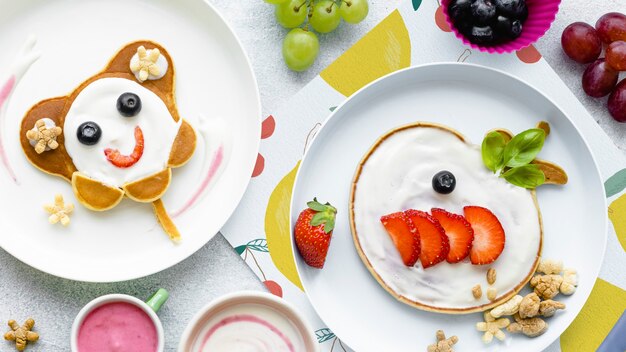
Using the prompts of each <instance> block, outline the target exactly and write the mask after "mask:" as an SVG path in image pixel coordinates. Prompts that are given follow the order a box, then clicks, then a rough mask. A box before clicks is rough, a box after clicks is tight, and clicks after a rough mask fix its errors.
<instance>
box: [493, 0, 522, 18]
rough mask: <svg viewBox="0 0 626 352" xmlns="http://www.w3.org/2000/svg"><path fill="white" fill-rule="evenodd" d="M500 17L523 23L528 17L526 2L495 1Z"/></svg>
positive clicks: (516, 0)
mask: <svg viewBox="0 0 626 352" xmlns="http://www.w3.org/2000/svg"><path fill="white" fill-rule="evenodd" d="M494 2H495V4H496V9H498V13H499V14H500V15H503V16H506V17H509V18H513V19H517V20H520V21H522V22H524V21H526V18H527V17H528V7H527V6H526V0H494Z"/></svg>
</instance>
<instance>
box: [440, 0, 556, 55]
mask: <svg viewBox="0 0 626 352" xmlns="http://www.w3.org/2000/svg"><path fill="white" fill-rule="evenodd" d="M451 1H452V0H441V6H442V10H443V15H444V17H445V19H446V22H447V23H448V26H450V29H451V30H452V32H453V33H454V35H455V36H456V37H457V38H459V39H461V40H462V41H463V43H464V44H465V45H469V46H471V47H472V48H474V49H478V50H479V51H482V52H488V53H490V54H493V53H498V54H503V53H510V52H513V51H517V50H520V49H523V48H525V47H527V46H529V45H531V44H533V43H535V42H536V41H537V40H539V38H541V37H542V36H543V35H544V34H546V32H547V31H548V29H549V28H550V25H552V22H554V19H555V18H556V14H557V12H559V4H560V3H561V0H526V6H528V19H526V22H524V26H523V27H522V35H520V36H519V37H518V38H517V39H515V40H512V41H510V42H506V43H502V44H498V45H492V46H482V45H477V44H474V43H472V42H470V41H469V40H468V39H467V38H465V36H464V35H463V34H461V33H459V31H458V30H457V29H456V27H455V26H454V24H453V23H452V20H451V19H450V16H448V5H449V4H450V2H451Z"/></svg>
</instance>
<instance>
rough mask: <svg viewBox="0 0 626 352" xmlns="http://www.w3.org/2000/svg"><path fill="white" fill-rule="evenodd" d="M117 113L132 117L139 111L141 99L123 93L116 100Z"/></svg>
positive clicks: (131, 94) (132, 94)
mask: <svg viewBox="0 0 626 352" xmlns="http://www.w3.org/2000/svg"><path fill="white" fill-rule="evenodd" d="M117 111H119V112H120V114H121V115H122V116H126V117H133V116H135V115H137V114H138V113H139V112H140V111H141V99H139V96H138V95H137V94H135V93H124V94H122V95H120V97H119V98H117Z"/></svg>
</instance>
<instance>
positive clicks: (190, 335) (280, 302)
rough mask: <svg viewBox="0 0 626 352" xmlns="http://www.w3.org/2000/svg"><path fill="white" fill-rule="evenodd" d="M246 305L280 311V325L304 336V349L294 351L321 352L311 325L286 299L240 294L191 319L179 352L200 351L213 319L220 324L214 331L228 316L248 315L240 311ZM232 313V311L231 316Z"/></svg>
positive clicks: (215, 304)
mask: <svg viewBox="0 0 626 352" xmlns="http://www.w3.org/2000/svg"><path fill="white" fill-rule="evenodd" d="M247 304H254V305H260V306H262V307H263V308H269V309H270V310H272V311H274V312H278V313H279V315H280V316H282V318H281V319H285V321H284V322H283V324H281V325H284V326H291V327H292V328H293V329H294V330H295V331H297V333H298V334H299V335H300V336H301V337H302V343H303V345H304V347H303V348H304V350H301V349H300V348H296V349H295V350H296V351H297V352H318V351H319V346H318V343H317V339H316V337H315V334H314V332H313V329H312V328H311V326H310V325H309V324H308V323H307V322H306V321H305V320H304V318H302V316H301V315H300V313H298V312H297V311H296V309H295V308H294V307H293V306H291V305H290V304H289V303H287V302H286V301H285V300H284V299H282V298H279V297H277V296H274V295H272V294H269V293H265V292H256V291H241V292H235V293H232V294H228V295H224V296H222V297H220V298H217V299H215V300H213V301H212V302H211V303H209V304H207V305H206V306H204V308H202V309H201V310H200V311H199V312H198V313H197V314H196V315H195V316H194V317H193V318H191V321H189V323H188V324H187V327H186V328H185V331H184V332H183V335H182V337H181V339H180V343H179V345H178V352H192V351H194V352H195V351H197V350H198V349H199V348H198V344H199V343H201V342H200V341H202V340H206V339H207V338H208V337H206V336H203V332H206V331H207V328H208V326H207V324H208V323H209V322H210V320H211V319H212V318H216V317H218V316H219V319H220V321H219V322H218V323H216V324H215V325H213V327H212V328H211V329H210V330H213V329H214V327H215V326H223V325H225V324H224V322H225V321H227V320H228V319H229V318H228V317H232V316H233V315H235V316H236V315H238V316H241V315H245V314H246V312H245V311H242V310H241V309H242V305H247ZM230 310H232V312H230V314H229V311H230ZM248 313H249V312H248ZM256 323H262V324H264V323H263V322H262V321H256ZM267 328H268V329H270V330H272V331H275V330H274V329H273V328H271V327H269V326H267ZM210 330H209V331H210ZM209 333H210V332H209ZM277 333H278V334H281V333H280V331H279V332H277ZM238 334H240V335H241V336H245V333H244V332H241V331H239V332H238Z"/></svg>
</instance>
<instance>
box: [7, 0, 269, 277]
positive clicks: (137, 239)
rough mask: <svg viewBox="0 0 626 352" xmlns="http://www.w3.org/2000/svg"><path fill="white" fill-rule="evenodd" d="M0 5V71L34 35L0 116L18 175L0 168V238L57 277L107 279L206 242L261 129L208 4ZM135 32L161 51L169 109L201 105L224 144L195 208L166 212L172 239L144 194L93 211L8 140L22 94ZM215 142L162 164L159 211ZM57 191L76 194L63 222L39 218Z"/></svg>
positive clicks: (225, 212) (60, 89)
mask: <svg viewBox="0 0 626 352" xmlns="http://www.w3.org/2000/svg"><path fill="white" fill-rule="evenodd" d="M0 8H2V11H1V13H0V32H1V33H3V35H2V36H0V47H2V48H3V52H2V54H1V55H0V77H5V76H6V75H7V74H8V72H4V71H3V69H2V68H5V69H6V68H7V67H9V64H10V63H11V62H12V60H13V58H14V56H15V54H17V52H18V50H19V48H20V47H21V46H22V44H23V42H24V41H25V40H26V39H27V37H28V35H29V34H33V35H35V37H36V38H37V39H38V42H37V45H36V46H35V48H36V50H37V51H40V52H41V53H42V56H41V58H40V59H39V61H37V62H35V64H34V65H33V66H32V67H31V69H30V70H29V71H28V72H27V73H26V75H25V76H24V78H23V79H22V80H21V82H20V83H19V85H18V86H17V87H16V89H15V91H14V94H13V96H12V97H11V100H10V101H9V105H8V107H7V109H8V110H7V115H6V121H5V122H4V124H3V126H4V127H5V130H4V131H2V133H3V135H4V137H5V139H6V140H5V148H6V151H7V154H8V158H9V161H10V163H11V165H12V166H13V169H14V170H15V173H16V175H17V178H18V180H19V185H16V184H15V183H13V182H12V180H11V179H10V178H9V177H8V174H7V172H6V170H5V169H0V185H1V187H0V199H2V202H0V224H2V231H0V246H1V247H2V248H4V249H5V250H6V251H8V252H9V253H11V254H12V255H14V256H15V257H16V258H18V259H20V260H21V261H23V262H25V263H27V264H29V265H31V266H33V267H35V268H38V269H40V270H42V271H45V272H48V273H50V274H53V275H56V276H60V277H64V278H69V279H74V280H81V281H94V282H112V281H122V280H129V279H134V278H137V277H142V276H146V275H149V274H152V273H156V272H158V271H160V270H163V269H166V268H168V267H170V266H172V265H174V264H176V263H178V262H180V261H182V260H183V259H185V258H187V257H188V256H189V255H191V254H192V253H194V252H195V251H196V250H198V249H199V248H200V247H202V246H203V245H204V244H206V243H207V242H208V241H209V240H210V239H211V238H212V237H213V236H214V235H215V234H216V233H217V232H218V231H219V230H220V228H221V227H222V226H223V225H224V223H225V222H226V221H227V219H228V218H229V216H230V215H231V213H232V212H233V211H234V210H235V208H236V206H237V204H238V203H239V200H240V199H241V197H242V195H243V193H244V191H245V189H246V187H247V185H248V182H249V180H250V176H251V175H252V169H253V168H254V164H255V161H256V157H257V152H258V146H259V140H260V135H261V108H260V101H259V93H258V89H257V85H256V80H255V77H254V74H253V72H252V68H251V66H250V63H249V61H248V59H247V57H246V54H245V52H244V50H243V48H242V47H241V45H240V43H239V41H238V39H237V37H236V36H235V34H234V33H233V32H232V30H231V29H230V27H229V26H228V25H227V24H226V22H224V20H223V19H222V18H221V17H220V15H219V14H218V13H217V12H216V10H215V9H214V8H213V7H212V6H211V5H210V4H209V3H208V2H206V1H203V0H179V1H168V0H150V1H147V0H145V1H144V0H133V1H129V0H111V1H95V0H94V1H92V0H87V1H71V0H58V1H47V0H29V1H8V0H5V1H0ZM139 39H150V40H153V41H155V42H158V43H160V44H162V45H163V46H164V47H165V48H166V49H167V50H168V52H169V53H170V55H171V57H172V59H173V62H174V65H175V68H176V79H177V81H176V97H177V105H178V109H179V112H180V115H181V116H182V117H184V118H185V119H187V120H188V121H190V122H191V123H192V125H194V126H195V127H196V128H198V127H199V125H200V124H199V120H200V116H204V117H206V118H207V119H208V121H209V126H210V128H209V130H211V128H214V130H213V132H214V134H217V136H218V137H219V139H221V140H223V141H225V143H226V144H225V146H226V147H225V151H226V153H225V159H224V162H225V163H224V164H223V165H222V169H221V172H220V174H219V176H218V178H217V179H215V180H214V182H213V183H212V185H211V186H210V188H209V190H208V191H207V192H206V194H205V195H204V197H202V198H201V200H200V201H199V202H197V203H196V206H195V207H193V208H191V209H190V210H189V211H187V212H185V213H183V214H182V215H180V216H178V217H176V218H175V219H174V222H175V223H176V225H177V226H178V228H179V230H180V232H181V234H182V237H183V240H182V242H181V243H180V244H179V245H175V244H173V243H172V242H171V241H170V240H169V239H168V237H167V236H166V235H165V233H164V232H163V230H162V229H161V228H160V226H159V225H158V224H157V222H156V218H155V216H154V214H153V212H152V207H151V205H150V204H140V203H136V202H133V201H130V200H128V199H124V200H123V201H122V203H121V204H120V205H118V206H117V207H116V208H114V209H112V210H110V211H106V212H102V213H96V212H92V211H89V210H87V209H86V208H84V207H82V206H81V205H80V204H78V203H77V201H76V199H75V197H74V195H73V193H72V189H71V187H70V184H69V183H67V182H66V181H64V180H63V179H61V178H58V177H53V176H49V175H47V174H44V173H43V172H40V171H39V170H37V169H36V168H34V167H33V166H32V165H31V164H30V163H28V161H27V160H26V158H25V156H24V153H23V152H22V150H21V147H20V145H19V142H18V128H19V124H20V121H21V119H22V117H23V116H24V114H25V113H26V111H27V110H28V109H29V108H30V107H31V106H32V105H33V104H35V103H37V102H38V101H40V100H42V99H45V98H50V97H55V96H60V95H65V94H67V93H69V92H70V91H72V90H73V89H74V88H75V87H77V86H78V85H79V84H80V83H81V82H83V81H84V80H85V79H87V78H88V77H90V76H92V75H94V74H96V73H97V72H99V71H100V70H101V69H103V68H104V66H105V65H106V64H107V62H108V60H109V59H110V58H111V57H112V56H113V55H114V54H115V53H116V52H117V50H118V49H120V48H121V47H122V46H123V45H125V44H126V43H128V42H131V41H135V40H139ZM0 79H4V78H0ZM211 126H212V127H211ZM215 128H219V131H217V130H215ZM216 131H217V132H216ZM216 142H217V138H212V140H210V141H209V142H208V143H207V144H205V143H204V141H203V139H202V138H200V135H199V140H198V148H197V150H196V152H195V154H194V156H193V158H192V160H191V161H190V162H189V163H188V164H187V165H185V166H184V167H182V168H179V169H174V170H173V174H174V175H173V179H172V184H171V186H170V188H169V189H168V191H167V193H166V195H165V197H164V198H163V201H164V203H165V206H166V208H167V209H168V210H169V211H170V212H174V211H176V210H177V209H179V208H181V206H182V205H183V203H185V201H186V200H187V199H189V198H190V196H191V194H192V193H193V191H194V190H196V188H197V187H198V185H199V184H200V182H201V181H202V179H203V178H204V174H203V172H202V168H203V162H204V160H205V158H209V157H211V156H212V150H211V148H215V145H216V144H215V143H216ZM211 143H213V145H212V144H211ZM210 145H212V147H210ZM56 193H61V194H62V195H63V196H64V197H65V199H66V200H67V201H69V202H72V203H74V204H75V205H76V210H75V212H74V213H73V214H72V216H71V224H70V225H69V226H68V227H67V228H63V227H62V226H61V225H60V224H57V225H50V224H48V220H47V214H46V212H44V210H43V208H42V207H43V205H44V204H46V203H50V202H52V201H53V199H54V195H55V194H56Z"/></svg>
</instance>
